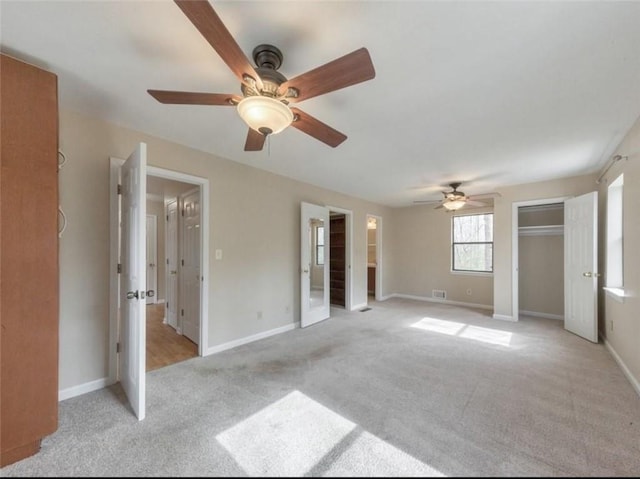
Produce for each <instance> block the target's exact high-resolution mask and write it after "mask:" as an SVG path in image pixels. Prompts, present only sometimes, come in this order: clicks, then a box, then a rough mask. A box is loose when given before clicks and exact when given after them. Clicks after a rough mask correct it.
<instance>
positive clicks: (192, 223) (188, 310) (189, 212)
mask: <svg viewBox="0 0 640 479" xmlns="http://www.w3.org/2000/svg"><path fill="white" fill-rule="evenodd" d="M182 213H183V221H182V241H181V242H180V249H181V252H182V254H181V268H180V278H181V281H182V289H181V290H180V314H181V323H182V325H181V328H182V334H184V335H185V336H186V337H187V338H189V339H190V340H191V341H193V342H194V343H196V344H199V343H200V288H201V285H202V277H201V275H200V189H199V188H197V189H195V190H192V191H190V192H188V193H186V194H185V195H184V196H182Z"/></svg>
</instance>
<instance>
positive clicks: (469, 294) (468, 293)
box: [467, 288, 471, 296]
mask: <svg viewBox="0 0 640 479" xmlns="http://www.w3.org/2000/svg"><path fill="white" fill-rule="evenodd" d="M467 296H471V288H469V289H467Z"/></svg>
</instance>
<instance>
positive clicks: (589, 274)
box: [582, 271, 592, 278]
mask: <svg viewBox="0 0 640 479" xmlns="http://www.w3.org/2000/svg"><path fill="white" fill-rule="evenodd" d="M582 276H585V277H587V278H591V276H592V274H591V271H587V272H586V273H582Z"/></svg>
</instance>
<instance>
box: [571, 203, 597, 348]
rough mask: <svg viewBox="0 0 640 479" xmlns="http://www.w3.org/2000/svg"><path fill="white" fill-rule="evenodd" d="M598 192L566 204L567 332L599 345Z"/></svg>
mask: <svg viewBox="0 0 640 479" xmlns="http://www.w3.org/2000/svg"><path fill="white" fill-rule="evenodd" d="M597 235H598V192H597V191H593V192H591V193H587V194H586V195H582V196H578V197H577V198H572V199H569V200H566V201H565V203H564V263H565V264H564V328H565V329H566V330H567V331H570V332H572V333H574V334H577V335H578V336H581V337H583V338H585V339H588V340H589V341H593V342H594V343H597V342H598V294H597V293H598V276H600V274H599V273H598V272H597V268H598V253H597V248H598V236H597Z"/></svg>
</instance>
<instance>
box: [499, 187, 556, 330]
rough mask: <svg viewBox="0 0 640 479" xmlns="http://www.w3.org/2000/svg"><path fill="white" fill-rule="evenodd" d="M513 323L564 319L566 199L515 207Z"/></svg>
mask: <svg viewBox="0 0 640 479" xmlns="http://www.w3.org/2000/svg"><path fill="white" fill-rule="evenodd" d="M513 208H514V210H513V229H514V235H513V266H514V268H513V278H512V279H513V298H512V302H513V320H515V321H517V320H518V318H519V316H520V315H525V316H533V317H540V318H548V319H556V320H563V319H564V263H565V261H564V198H557V199H548V200H536V201H528V202H520V203H514V205H513Z"/></svg>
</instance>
